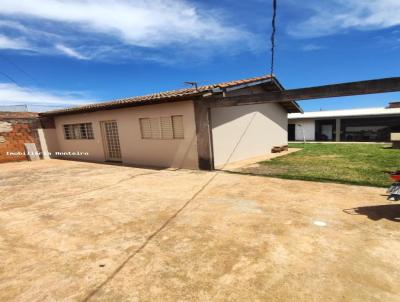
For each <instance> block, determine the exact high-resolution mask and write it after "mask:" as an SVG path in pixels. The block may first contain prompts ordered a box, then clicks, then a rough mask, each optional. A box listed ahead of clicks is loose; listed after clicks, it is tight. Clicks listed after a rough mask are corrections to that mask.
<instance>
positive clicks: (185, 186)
mask: <svg viewBox="0 0 400 302" xmlns="http://www.w3.org/2000/svg"><path fill="white" fill-rule="evenodd" d="M210 179H211V182H210ZM208 182H210V183H209V184H208V186H206V187H205V188H204V190H203V191H201V192H200V193H197V192H198V191H199V190H200V189H201V188H202V187H204V185H205V184H206V183H208ZM196 193H197V194H196ZM384 193H385V190H384V189H377V188H367V187H356V186H345V185H336V184H322V183H313V182H302V181H287V180H280V179H273V178H264V177H255V176H245V175H237V174H236V175H235V174H225V173H220V174H215V173H207V172H199V171H184V170H180V171H169V170H160V171H157V170H146V169H137V168H130V167H121V166H112V165H102V164H91V163H80V162H68V161H57V160H50V161H40V162H24V163H13V164H3V165H1V166H0V196H1V198H0V247H1V249H0V300H1V301H61V300H62V301H318V302H320V301H324V302H325V301H385V302H388V301H400V295H399V293H400V205H398V204H391V203H389V202H387V201H386V197H385V196H382V194H384ZM344 209H350V210H346V211H343V210H344Z"/></svg>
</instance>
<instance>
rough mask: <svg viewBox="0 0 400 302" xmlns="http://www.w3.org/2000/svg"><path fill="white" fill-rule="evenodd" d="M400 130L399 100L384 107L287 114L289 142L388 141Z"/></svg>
mask: <svg viewBox="0 0 400 302" xmlns="http://www.w3.org/2000/svg"><path fill="white" fill-rule="evenodd" d="M394 132H400V102H393V103H390V104H389V106H388V107H386V108H366V109H351V110H334V111H317V112H305V113H293V114H289V126H288V136H289V141H303V140H304V139H305V140H308V141H349V142H353V141H354V142H389V141H390V134H391V133H394Z"/></svg>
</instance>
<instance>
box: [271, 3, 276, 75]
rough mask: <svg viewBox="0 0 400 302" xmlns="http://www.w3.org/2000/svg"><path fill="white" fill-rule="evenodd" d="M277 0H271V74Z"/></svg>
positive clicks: (272, 71) (273, 58)
mask: <svg viewBox="0 0 400 302" xmlns="http://www.w3.org/2000/svg"><path fill="white" fill-rule="evenodd" d="M276 2H277V0H272V33H271V75H272V74H274V67H275V66H274V65H275V34H276V11H277V3H276Z"/></svg>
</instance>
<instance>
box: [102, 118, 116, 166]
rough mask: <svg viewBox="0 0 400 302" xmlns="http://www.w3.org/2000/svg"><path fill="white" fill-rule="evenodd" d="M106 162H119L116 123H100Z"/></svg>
mask: <svg viewBox="0 0 400 302" xmlns="http://www.w3.org/2000/svg"><path fill="white" fill-rule="evenodd" d="M100 125H101V132H102V137H103V144H104V151H105V156H106V160H108V161H121V147H120V144H119V136H118V125H117V122H116V121H103V122H100Z"/></svg>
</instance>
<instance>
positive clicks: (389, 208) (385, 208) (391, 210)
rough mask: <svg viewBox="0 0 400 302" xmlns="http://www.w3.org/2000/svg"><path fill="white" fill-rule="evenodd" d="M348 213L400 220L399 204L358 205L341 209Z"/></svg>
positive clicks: (370, 217)
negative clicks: (357, 206)
mask: <svg viewBox="0 0 400 302" xmlns="http://www.w3.org/2000/svg"><path fill="white" fill-rule="evenodd" d="M343 211H344V212H345V213H347V214H350V215H365V216H367V217H368V218H369V219H371V220H375V221H376V220H381V219H387V220H391V221H395V222H400V204H387V205H379V206H369V207H359V208H352V209H345V210H343Z"/></svg>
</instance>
